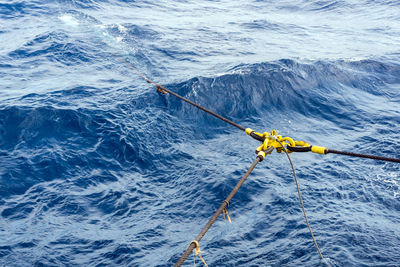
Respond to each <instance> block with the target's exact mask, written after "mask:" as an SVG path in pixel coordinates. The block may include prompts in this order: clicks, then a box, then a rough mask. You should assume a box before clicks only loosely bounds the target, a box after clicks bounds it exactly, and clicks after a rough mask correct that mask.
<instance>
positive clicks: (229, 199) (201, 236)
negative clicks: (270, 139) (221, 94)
mask: <svg viewBox="0 0 400 267" xmlns="http://www.w3.org/2000/svg"><path fill="white" fill-rule="evenodd" d="M272 149H273V148H272ZM272 149H270V151H266V153H268V152H272ZM260 161H262V157H260V156H257V158H256V159H255V160H254V161H253V163H252V164H251V166H250V168H249V169H248V170H247V172H246V173H245V174H244V175H243V176H242V178H241V179H240V181H239V182H238V183H237V184H236V186H235V187H234V188H233V190H232V191H231V193H230V194H229V195H228V197H227V198H226V199H225V200H224V201H223V202H222V204H221V206H220V207H219V208H218V210H217V211H216V212H215V213H214V215H213V216H212V217H211V218H210V220H209V221H208V222H207V224H206V225H205V226H204V227H203V229H202V230H201V231H200V233H199V234H198V235H197V237H196V239H195V241H197V242H199V241H200V240H201V239H202V238H203V236H204V235H205V234H206V233H207V231H208V230H209V229H210V227H211V226H212V225H213V224H214V222H215V221H216V220H217V218H218V217H219V216H220V214H221V213H222V211H223V210H224V209H225V207H226V206H227V204H228V203H229V202H230V201H231V199H232V198H233V196H234V195H235V194H236V192H237V191H238V190H239V188H240V187H241V186H242V184H243V183H244V181H245V180H246V179H247V177H249V175H250V174H251V172H252V171H253V170H254V168H255V167H256V165H257V164H258V163H259V162H260ZM195 247H196V244H195V243H194V242H191V243H190V245H189V246H188V248H187V249H186V251H185V252H184V253H183V255H182V256H181V257H180V258H179V260H178V261H177V263H176V264H175V267H179V266H181V265H182V264H183V263H184V262H185V260H186V259H187V257H189V255H190V253H191V252H192V250H193V249H194V248H195Z"/></svg>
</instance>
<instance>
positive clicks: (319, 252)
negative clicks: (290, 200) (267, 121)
mask: <svg viewBox="0 0 400 267" xmlns="http://www.w3.org/2000/svg"><path fill="white" fill-rule="evenodd" d="M275 140H276V141H278V142H279V144H281V146H282V148H283V151H285V154H286V156H287V158H288V160H289V163H290V166H291V167H292V172H293V177H294V180H295V182H296V187H297V194H298V195H299V200H300V205H301V210H302V211H303V215H304V218H305V220H306V223H307V227H308V230H309V232H310V234H311V237H312V239H313V241H314V244H315V247H316V248H317V251H318V254H319V256H320V257H321V259H322V260H323V261H324V263H325V264H326V265H327V266H331V265H330V264H329V263H328V261H327V260H326V259H325V257H324V256H323V255H322V252H321V250H320V249H319V246H318V243H317V240H316V239H315V237H314V234H313V231H312V229H311V225H310V223H309V221H308V218H307V214H306V209H305V208H304V203H303V198H302V197H301V192H300V186H299V182H298V179H297V175H296V171H295V169H294V165H293V162H292V159H291V158H290V156H289V153H288V152H287V150H286V148H285V147H284V146H283V144H282V143H281V142H280V141H279V140H278V138H275Z"/></svg>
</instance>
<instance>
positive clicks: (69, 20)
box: [58, 14, 79, 27]
mask: <svg viewBox="0 0 400 267" xmlns="http://www.w3.org/2000/svg"><path fill="white" fill-rule="evenodd" d="M58 18H59V19H60V20H61V21H62V22H64V23H65V24H66V25H68V26H73V27H76V26H78V25H79V21H78V20H77V19H76V18H74V17H73V16H71V15H69V14H64V15H62V16H60V17H58Z"/></svg>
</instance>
